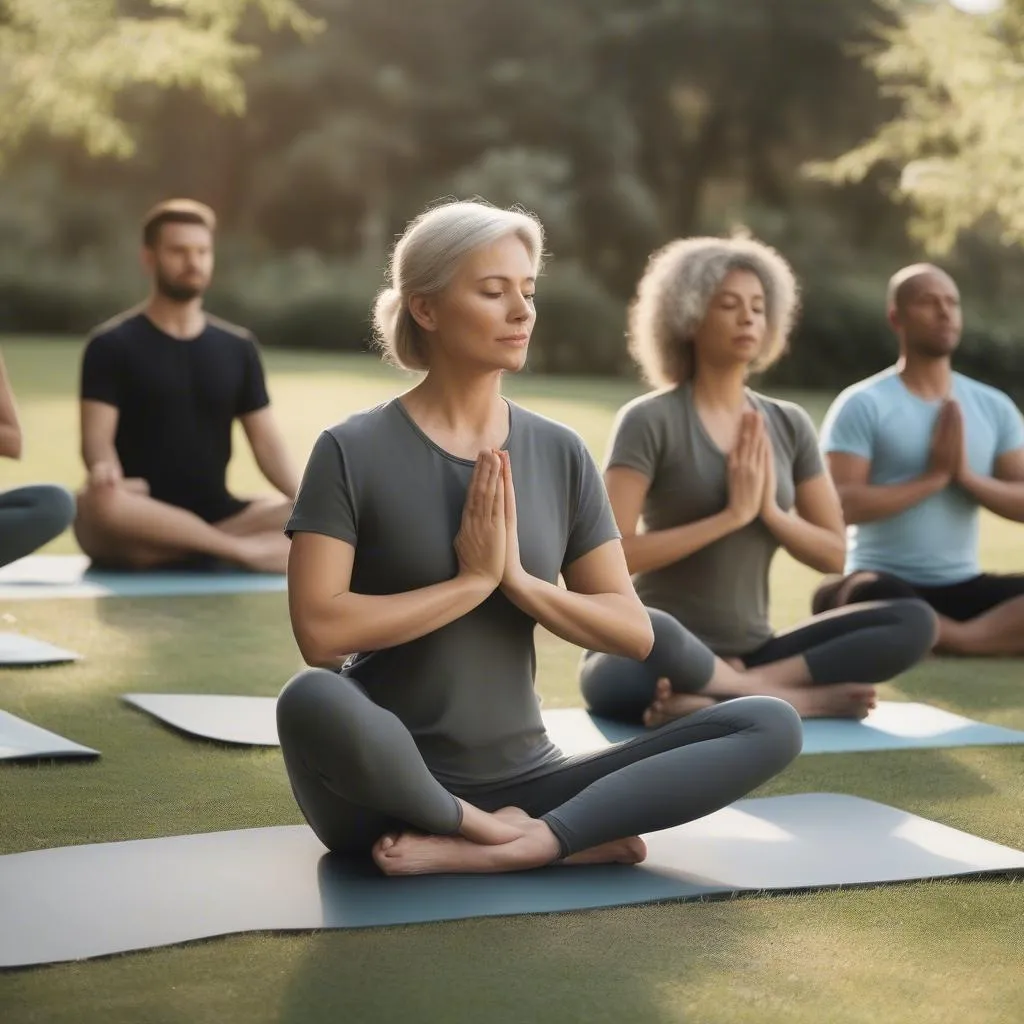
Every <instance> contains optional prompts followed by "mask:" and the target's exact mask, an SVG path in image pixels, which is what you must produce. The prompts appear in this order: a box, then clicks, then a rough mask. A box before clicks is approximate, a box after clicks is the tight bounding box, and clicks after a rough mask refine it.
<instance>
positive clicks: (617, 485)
mask: <svg viewBox="0 0 1024 1024" xmlns="http://www.w3.org/2000/svg"><path fill="white" fill-rule="evenodd" d="M797 309H798V289H797V284H796V281H795V279H794V276H793V272H792V270H791V269H790V267H789V265H788V264H787V263H786V261H785V260H784V259H783V258H782V257H781V256H780V255H779V254H778V253H777V252H775V251H774V250H773V249H771V248H769V247H768V246H766V245H764V244H762V243H760V242H757V241H755V240H752V239H746V238H732V239H720V238H689V239H681V240H677V241H675V242H672V243H671V244H669V245H667V246H666V247H665V248H663V249H662V250H660V251H659V252H657V253H655V254H654V255H653V257H652V258H651V260H650V263H649V265H648V268H647V272H646V273H645V274H644V276H643V278H642V279H641V281H640V284H639V287H638V291H637V297H636V300H635V302H634V304H633V306H632V308H631V311H630V342H629V343H630V351H631V353H632V355H633V357H634V359H635V360H636V362H637V363H638V364H639V366H640V368H641V370H642V371H643V373H644V376H645V377H646V378H647V380H648V381H649V382H650V383H651V384H653V385H655V387H656V389H657V390H655V391H653V392H651V393H649V394H647V395H644V396H642V397H641V398H639V399H636V400H635V401H633V402H630V403H629V404H628V405H626V406H625V407H624V408H623V409H621V410H620V412H619V415H618V417H617V420H616V424H615V428H614V432H613V438H612V443H611V446H610V453H609V456H608V459H607V463H606V467H605V485H606V487H607V489H608V494H609V497H610V499H611V503H612V508H613V511H614V513H615V518H616V521H617V523H618V526H619V529H620V530H621V531H622V537H623V548H624V550H625V554H626V560H627V563H628V566H629V570H630V573H631V574H632V575H633V577H634V583H635V586H636V588H637V592H638V593H639V595H640V597H641V599H642V600H643V601H644V604H645V605H646V606H648V610H649V611H650V614H651V619H652V622H653V625H654V634H655V644H654V648H653V650H652V652H651V654H650V655H649V656H648V658H647V659H646V660H644V661H642V662H641V661H635V660H630V659H628V658H622V657H617V656H614V655H607V654H600V653H597V652H593V651H591V652H588V653H587V654H586V655H584V659H583V663H582V668H581V685H582V688H583V693H584V696H585V697H586V699H587V701H588V703H589V705H590V707H591V709H592V710H593V711H595V712H596V713H598V714H602V715H606V716H609V717H616V718H622V719H627V720H634V721H638V720H641V719H642V720H643V721H644V722H645V723H646V724H648V725H652V726H653V725H660V724H663V723H664V722H666V721H668V720H671V719H673V718H678V717H680V716H682V715H685V714H689V713H690V712H691V711H694V710H697V709H699V708H701V707H705V706H708V705H710V704H713V703H715V702H716V701H718V700H721V699H724V698H729V697H735V696H739V695H743V694H754V693H761V694H770V695H774V696H779V697H782V698H783V699H785V700H787V701H789V703H791V704H792V705H793V706H794V707H795V708H796V709H797V710H798V711H799V712H800V713H801V715H803V716H804V717H852V718H862V717H864V716H865V715H866V714H867V713H868V711H869V709H870V708H871V707H873V706H874V703H875V690H874V686H873V685H872V684H874V683H878V682H883V681H885V680H887V679H891V678H892V677H893V676H895V675H897V674H898V673H900V672H902V671H904V670H905V669H907V668H909V667H910V666H911V665H913V664H915V663H916V662H917V661H919V660H920V659H921V658H922V657H923V656H924V655H925V654H926V653H927V652H928V650H929V649H930V648H931V646H932V643H933V640H934V632H935V626H936V621H935V616H934V614H933V613H932V611H931V610H930V609H929V608H928V606H927V605H925V604H924V603H923V602H921V601H913V600H911V601H906V600H904V601H880V602H874V603H871V604H862V605H858V606H856V607H854V608H850V609H844V610H842V611H840V612H838V613H831V614H828V615H820V616H817V617H816V618H814V619H811V620H810V621H809V622H806V623H803V624H802V625H800V626H797V627H796V628H795V629H792V630H790V631H788V632H786V633H783V634H780V635H775V634H773V631H772V628H771V625H770V623H769V616H768V573H769V568H770V566H771V561H772V558H773V556H774V554H775V552H776V551H777V550H778V548H779V547H780V546H781V547H784V548H785V549H786V550H787V551H788V552H789V553H790V554H791V555H792V556H793V557H794V558H796V559H797V560H798V561H800V562H802V563H803V564H804V565H807V566H809V567H810V568H812V569H815V570H817V571H819V572H835V571H838V567H840V566H841V565H842V564H843V556H844V551H845V539H844V526H843V517H842V511H841V508H840V505H839V500H838V497H837V495H836V492H835V489H834V487H833V485H832V483H831V480H830V478H829V476H828V474H827V473H826V472H825V470H824V466H823V463H822V460H821V455H820V454H819V451H818V444H817V436H816V433H815V429H814V426H813V424H812V422H811V420H810V417H809V416H808V415H807V413H806V412H805V411H804V410H803V409H802V408H800V407H799V406H797V405H794V404H792V403H790V402H783V401H779V400H778V399H774V398H770V397H768V396H767V395H763V394H759V393H758V392H756V391H753V390H751V389H750V388H749V387H748V386H747V378H748V376H749V375H750V374H751V373H752V372H757V371H760V370H763V369H765V368H766V367H768V366H770V365H771V364H772V363H774V362H775V361H776V360H777V359H779V357H780V356H781V355H782V354H783V352H784V351H785V349H786V344H787V338H788V334H789V330H790V328H791V326H792V324H793V321H794V318H795V315H796V312H797ZM641 523H642V524H643V529H642V530H639V529H638V527H639V526H640V524H641ZM826 683H827V684H830V685H827V686H822V685H815V684H826Z"/></svg>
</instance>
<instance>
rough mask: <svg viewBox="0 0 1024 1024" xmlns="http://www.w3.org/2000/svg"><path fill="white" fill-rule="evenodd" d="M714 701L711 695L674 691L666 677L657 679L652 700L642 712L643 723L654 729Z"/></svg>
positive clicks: (709, 705) (690, 713) (707, 706)
mask: <svg viewBox="0 0 1024 1024" xmlns="http://www.w3.org/2000/svg"><path fill="white" fill-rule="evenodd" d="M714 703H716V702H715V700H714V698H713V697H704V696H702V695H701V694H699V693H674V692H673V690H672V684H671V683H670V682H669V681H668V680H667V679H659V680H658V683H657V686H656V687H655V690H654V700H652V701H651V706H650V707H649V708H648V709H647V710H646V711H645V712H644V725H646V726H647V728H648V729H656V728H658V726H660V725H665V724H666V723H667V722H673V721H675V720H676V719H677V718H683V717H685V716H686V715H692V714H693V713H694V712H695V711H700V710H701V709H702V708H709V707H711V706H712V705H713V704H714Z"/></svg>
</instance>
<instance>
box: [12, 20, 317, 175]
mask: <svg viewBox="0 0 1024 1024" xmlns="http://www.w3.org/2000/svg"><path fill="white" fill-rule="evenodd" d="M123 6H124V5H123V4H119V3H118V0H0V158H2V157H3V156H4V155H5V154H8V153H10V152H11V151H12V150H13V149H14V148H16V147H17V146H18V145H19V144H20V143H21V142H22V140H23V139H24V137H25V135H26V134H27V133H28V132H29V131H30V130H31V129H33V128H38V129H42V130H43V131H45V132H47V133H48V134H50V135H53V136H58V137H66V138H72V139H75V140H77V141H79V142H81V143H82V144H84V145H85V147H86V148H87V149H88V151H89V152H90V153H92V154H94V155H105V156H106V155H112V156H118V157H127V156H131V155H132V153H133V152H134V148H135V145H134V139H133V135H132V132H131V130H130V129H129V127H128V125H127V124H126V123H125V121H124V120H123V119H122V118H121V117H119V116H118V112H117V108H116V100H117V97H118V96H119V94H121V93H122V92H123V91H124V90H126V89H127V88H128V87H130V86H134V85H155V86H158V87H162V88H168V87H178V88H184V89H194V90H198V91H199V92H200V93H201V94H202V95H203V97H204V98H205V100H206V101H207V102H208V103H209V104H210V105H211V106H213V107H214V108H215V109H217V110H219V111H221V112H225V113H227V112H231V113H240V112H241V111H242V110H243V109H244V103H245V91H244V89H243V85H242V80H241V78H240V75H239V72H240V70H241V69H242V68H243V67H244V66H245V65H246V64H247V63H249V62H250V61H252V59H253V58H254V57H255V56H256V54H257V52H258V51H257V48H256V47H255V46H253V45H252V44H247V43H244V42H242V41H241V40H240V38H239V36H240V34H241V30H242V28H243V19H245V17H246V16H247V15H248V14H249V13H250V11H259V12H260V13H261V14H262V15H263V16H264V18H265V20H266V21H267V23H268V24H269V25H270V27H271V28H272V29H280V28H289V29H291V30H293V31H295V32H297V33H299V34H300V35H302V36H309V35H311V34H312V33H313V32H315V31H316V30H317V28H318V27H319V23H318V22H317V21H316V20H315V19H314V18H312V17H310V16H309V15H308V14H307V13H305V11H304V10H303V9H302V8H301V7H300V6H299V5H298V4H297V3H296V2H295V0H139V2H137V3H135V4H134V13H132V14H126V13H123V12H122V10H121V8H122V7H123Z"/></svg>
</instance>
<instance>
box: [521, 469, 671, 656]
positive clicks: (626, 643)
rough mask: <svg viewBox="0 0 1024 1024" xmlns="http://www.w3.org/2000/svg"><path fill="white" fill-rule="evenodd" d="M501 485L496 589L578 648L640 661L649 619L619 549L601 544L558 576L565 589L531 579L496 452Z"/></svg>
mask: <svg viewBox="0 0 1024 1024" xmlns="http://www.w3.org/2000/svg"><path fill="white" fill-rule="evenodd" d="M501 468H502V478H503V482H504V504H505V536H506V542H507V550H506V554H505V564H504V574H503V575H502V579H501V589H502V592H503V593H504V594H505V596H506V597H507V598H508V599H509V600H510V601H511V602H512V603H513V604H514V605H515V606H516V607H517V608H519V610H520V611H522V612H524V613H525V614H526V615H529V616H530V617H531V618H533V619H535V620H536V621H537V622H539V623H540V624H541V625H542V626H544V627H545V628H546V629H548V630H550V631H551V632H552V633H554V634H555V635H556V636H560V637H561V638H562V639H563V640H568V641H569V643H571V644H576V645H577V646H578V647H585V648H588V649H590V650H597V651H604V652H606V653H608V654H621V655H623V656H624V657H628V658H636V659H637V660H640V661H643V659H644V658H646V657H647V655H648V654H650V653H651V647H652V645H653V644H654V632H653V630H652V627H651V620H650V616H649V615H648V614H647V612H646V610H645V609H644V606H643V604H642V603H641V601H640V598H638V597H637V596H636V591H635V590H634V589H633V582H632V580H630V578H629V571H628V569H627V568H626V559H625V557H624V556H623V553H622V544H621V543H620V542H619V541H618V540H613V541H608V542H607V543H605V544H601V545H599V546H598V547H596V548H594V549H593V550H591V551H588V552H587V554H585V555H583V556H581V557H580V558H577V559H575V560H574V561H573V562H571V563H570V564H569V565H568V566H566V567H565V571H564V573H563V575H564V577H565V584H566V588H567V589H563V588H561V587H559V586H557V585H555V584H553V583H548V582H547V581H546V580H541V579H538V578H537V577H535V576H531V575H530V574H529V573H527V572H526V570H525V569H524V568H523V565H522V561H521V560H520V557H519V532H518V523H517V514H516V499H515V486H514V484H513V481H512V466H511V462H510V461H509V457H508V453H507V452H502V453H501Z"/></svg>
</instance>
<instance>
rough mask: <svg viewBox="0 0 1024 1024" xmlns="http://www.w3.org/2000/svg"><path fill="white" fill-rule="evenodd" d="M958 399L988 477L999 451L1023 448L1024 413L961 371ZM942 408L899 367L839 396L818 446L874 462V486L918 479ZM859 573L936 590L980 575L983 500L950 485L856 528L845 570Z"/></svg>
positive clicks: (972, 453)
mask: <svg viewBox="0 0 1024 1024" xmlns="http://www.w3.org/2000/svg"><path fill="white" fill-rule="evenodd" d="M952 396H953V398H955V399H956V400H957V402H959V404H960V408H961V409H962V410H963V417H964V438H965V444H966V446H967V459H968V461H969V463H970V465H971V469H973V470H974V472H975V473H978V474H980V475H984V476H991V475H992V472H993V467H994V463H995V460H996V458H997V457H998V456H1000V455H1002V454H1004V453H1005V452H1009V451H1013V450H1014V449H1017V448H1022V447H1024V421H1022V420H1021V414H1020V412H1019V411H1018V409H1017V407H1016V406H1015V405H1014V404H1013V401H1012V400H1011V399H1010V397H1009V396H1008V395H1005V394H1003V392H1002V391H998V390H996V388H992V387H989V386H988V385H987V384H980V383H979V382H978V381H975V380H971V378H970V377H965V376H963V374H959V373H954V374H953V390H952ZM941 405H942V403H941V401H939V400H936V401H925V399H923V398H919V397H918V396H917V395H915V394H914V393H913V392H912V391H909V390H908V389H907V387H906V385H905V384H904V383H903V381H902V379H901V378H900V376H899V374H898V373H897V371H896V368H895V367H892V368H890V369H888V370H884V371H883V372H882V373H879V374H876V375H875V376H874V377H869V378H868V379H867V380H864V381H861V382H860V383H859V384H854V385H853V386H852V387H849V388H847V389H846V390H845V391H844V392H842V394H840V395H839V397H838V398H837V399H836V400H835V401H834V402H833V403H832V406H831V408H830V409H829V411H828V413H827V414H826V416H825V420H824V422H823V423H822V427H821V448H822V450H823V451H825V452H846V453H848V454H850V455H859V456H861V457H863V458H865V459H869V460H870V461H871V471H870V474H869V476H868V482H869V483H872V484H896V483H904V482H905V481H907V480H913V479H915V478H916V477H919V476H921V474H922V473H924V471H925V469H926V468H927V465H928V457H929V452H930V450H931V443H932V432H933V430H934V429H935V421H936V419H937V418H938V415H939V409H940V408H941ZM858 569H873V570H875V571H876V572H888V573H892V574H893V575H894V576H899V577H900V578H901V579H904V580H906V581H907V582H908V583H916V584H919V585H921V586H929V587H937V586H945V585H947V584H950V583H960V582H962V581H964V580H967V579H971V578H972V577H974V576H977V575H978V574H979V573H980V572H981V569H980V567H979V563H978V504H977V502H976V501H975V500H974V498H972V497H971V496H970V495H969V494H967V493H966V492H965V491H964V490H963V489H962V488H960V487H957V486H956V485H954V484H951V485H950V486H948V487H946V488H944V489H943V490H941V491H939V492H938V493H936V494H933V495H931V497H929V498H926V499H925V500H924V501H922V502H920V503H919V504H917V505H913V506H911V507H910V508H908V509H906V510H904V511H903V512H901V513H900V514H899V515H896V516H892V517H891V518H889V519H880V520H877V521H876V522H872V523H861V524H860V525H858V526H850V527H849V528H848V530H847V547H846V572H848V573H849V572H854V571H856V570H858Z"/></svg>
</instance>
